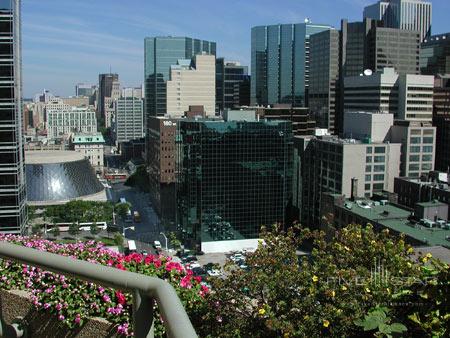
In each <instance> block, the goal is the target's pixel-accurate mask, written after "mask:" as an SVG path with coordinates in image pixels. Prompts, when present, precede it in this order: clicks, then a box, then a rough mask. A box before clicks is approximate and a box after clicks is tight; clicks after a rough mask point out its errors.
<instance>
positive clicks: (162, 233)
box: [159, 232, 169, 251]
mask: <svg viewBox="0 0 450 338" xmlns="http://www.w3.org/2000/svg"><path fill="white" fill-rule="evenodd" d="M159 234H160V235H163V237H164V239H165V240H166V251H169V249H168V248H167V237H166V235H165V234H164V232H160V233H159Z"/></svg>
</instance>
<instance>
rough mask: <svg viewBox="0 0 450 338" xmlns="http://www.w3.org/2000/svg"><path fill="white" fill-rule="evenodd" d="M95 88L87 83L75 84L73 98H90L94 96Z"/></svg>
mask: <svg viewBox="0 0 450 338" xmlns="http://www.w3.org/2000/svg"><path fill="white" fill-rule="evenodd" d="M96 90H97V86H96V85H93V84H88V83H77V84H76V86H75V96H88V97H90V96H92V95H94V94H95V91H96Z"/></svg>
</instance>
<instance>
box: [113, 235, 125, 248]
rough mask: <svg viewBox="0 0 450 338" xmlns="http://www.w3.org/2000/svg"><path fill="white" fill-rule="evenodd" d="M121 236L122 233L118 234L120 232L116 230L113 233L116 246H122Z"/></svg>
mask: <svg viewBox="0 0 450 338" xmlns="http://www.w3.org/2000/svg"><path fill="white" fill-rule="evenodd" d="M123 239H124V238H123V236H122V234H120V233H118V232H116V233H115V234H114V243H116V245H117V246H119V247H120V246H123Z"/></svg>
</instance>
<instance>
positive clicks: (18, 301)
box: [0, 290, 119, 338]
mask: <svg viewBox="0 0 450 338" xmlns="http://www.w3.org/2000/svg"><path fill="white" fill-rule="evenodd" d="M0 317H1V319H2V320H3V321H4V322H5V323H6V324H11V323H12V322H13V321H14V320H15V319H16V318H17V317H23V318H24V320H25V321H26V322H27V323H28V326H27V336H28V337H33V338H48V337H58V338H69V337H70V338H72V337H77V338H88V337H90V338H91V337H95V338H102V337H119V336H118V335H117V333H116V329H115V327H114V326H115V325H114V324H112V323H110V322H108V321H107V320H105V319H103V318H90V319H88V320H86V321H85V323H84V325H83V326H82V327H79V328H76V329H73V330H69V329H68V328H67V326H66V325H64V324H63V323H61V322H60V321H58V319H57V318H56V315H55V314H52V313H48V312H46V311H45V310H40V311H38V310H36V309H35V308H34V307H33V305H32V304H31V302H30V294H29V293H28V292H26V291H22V290H11V291H7V290H0Z"/></svg>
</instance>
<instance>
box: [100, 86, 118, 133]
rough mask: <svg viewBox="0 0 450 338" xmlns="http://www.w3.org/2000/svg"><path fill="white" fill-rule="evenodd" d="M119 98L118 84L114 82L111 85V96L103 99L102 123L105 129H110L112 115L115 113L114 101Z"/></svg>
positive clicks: (112, 119)
mask: <svg viewBox="0 0 450 338" xmlns="http://www.w3.org/2000/svg"><path fill="white" fill-rule="evenodd" d="M119 98H120V83H119V82H117V81H114V82H113V83H112V89H111V96H109V97H105V99H104V104H105V106H104V114H105V115H104V116H103V118H104V121H105V127H106V128H110V127H111V126H112V123H113V121H114V113H115V111H116V110H115V101H116V100H117V99H119Z"/></svg>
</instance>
